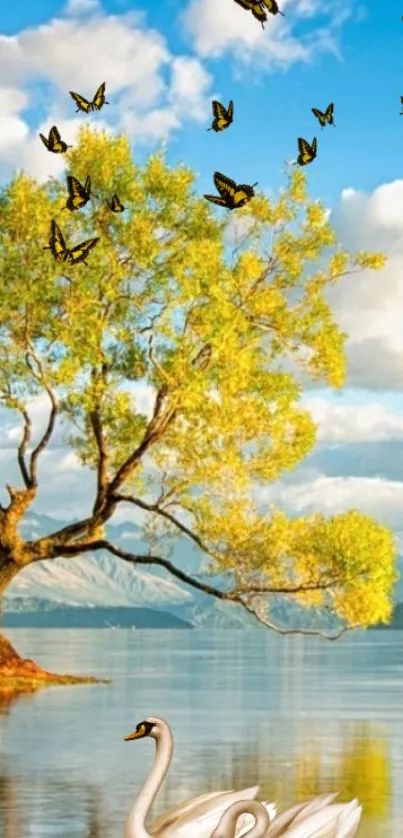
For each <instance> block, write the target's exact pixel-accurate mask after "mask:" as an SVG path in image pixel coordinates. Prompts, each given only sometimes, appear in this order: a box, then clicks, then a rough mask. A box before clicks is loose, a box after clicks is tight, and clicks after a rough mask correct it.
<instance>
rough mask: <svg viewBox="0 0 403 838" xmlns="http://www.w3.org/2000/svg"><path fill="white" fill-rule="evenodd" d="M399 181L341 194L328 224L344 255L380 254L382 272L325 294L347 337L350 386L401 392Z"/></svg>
mask: <svg viewBox="0 0 403 838" xmlns="http://www.w3.org/2000/svg"><path fill="white" fill-rule="evenodd" d="M402 203H403V180H397V181H394V182H392V183H387V184H383V185H381V186H379V187H378V188H377V189H375V190H374V191H373V192H372V193H371V194H369V195H365V194H364V193H362V192H359V191H356V190H354V189H352V188H348V189H345V190H343V192H342V194H341V199H340V202H339V204H338V206H337V207H336V208H335V209H334V211H333V212H332V215H331V218H330V223H331V224H332V225H333V227H334V228H335V230H336V232H337V235H338V239H339V241H340V242H341V243H342V245H343V247H346V249H348V250H359V249H363V250H380V251H382V252H384V253H385V254H386V255H387V256H388V261H387V264H386V266H385V268H384V269H383V270H382V271H363V272H361V273H359V274H358V275H356V276H353V277H352V276H349V277H346V278H343V279H342V280H341V281H340V283H338V284H337V285H336V286H334V287H332V288H331V289H330V290H329V291H328V299H329V301H330V303H331V305H332V308H333V310H334V312H335V315H336V319H337V322H338V323H339V324H340V326H341V328H342V329H343V330H344V331H345V332H347V334H348V341H347V347H346V348H347V359H348V379H347V383H348V384H349V385H350V386H354V387H361V388H365V389H372V390H402V389H403V375H402V354H403V329H402V322H403V284H402V282H401V276H402V273H403V216H402V214H401V207H402Z"/></svg>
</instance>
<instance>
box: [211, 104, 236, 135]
mask: <svg viewBox="0 0 403 838" xmlns="http://www.w3.org/2000/svg"><path fill="white" fill-rule="evenodd" d="M211 104H212V108H213V116H214V119H213V122H212V123H211V128H207V131H224V129H225V128H228V126H229V125H231V122H233V119H234V103H233V101H232V99H230V102H229V104H228V110H226V108H224V105H222V104H221V102H217V101H216V99H213V101H212V103H211Z"/></svg>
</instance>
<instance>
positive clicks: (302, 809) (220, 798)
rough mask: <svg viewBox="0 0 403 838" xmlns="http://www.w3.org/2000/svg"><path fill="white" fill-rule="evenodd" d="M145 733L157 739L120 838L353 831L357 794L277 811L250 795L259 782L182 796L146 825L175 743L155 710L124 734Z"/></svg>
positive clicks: (341, 836) (346, 834)
mask: <svg viewBox="0 0 403 838" xmlns="http://www.w3.org/2000/svg"><path fill="white" fill-rule="evenodd" d="M145 736H151V737H152V738H153V739H155V742H156V753H155V759H154V764H153V766H152V769H151V772H150V775H149V777H148V779H147V781H146V782H145V784H144V786H143V788H142V789H141V791H140V794H139V796H138V798H137V800H136V802H135V803H134V805H133V807H132V809H131V811H130V814H129V817H128V819H127V822H126V827H125V833H124V838H283V836H284V838H354V836H355V835H356V833H357V830H358V827H359V823H360V820H361V814H362V807H361V806H359V805H358V801H357V800H352V801H351V803H333V801H334V800H335V798H336V797H337V793H336V794H324V795H320V796H319V797H314V798H313V799H312V800H308V801H307V802H305V803H298V804H297V805H296V806H293V807H292V808H291V809H287V810H286V811H285V812H282V814H281V815H278V816H276V808H275V806H274V805H273V804H271V803H259V802H258V801H257V800H254V798H255V797H256V795H257V794H258V792H259V786H252V787H251V788H247V789H242V790H241V791H219V792H212V793H210V794H203V795H201V796H200V797H194V798H191V799H190V800H186V801H184V802H182V803H180V804H179V806H176V807H175V808H174V809H170V811H169V812H167V813H166V814H165V815H162V816H161V817H159V818H157V820H156V821H155V822H154V823H153V825H152V826H151V827H150V830H149V831H148V830H147V827H146V820H147V817H148V814H149V811H150V809H151V806H152V804H153V803H154V800H155V798H156V796H157V793H158V791H159V789H160V787H161V786H162V783H163V782H164V779H165V777H166V774H167V772H168V769H169V766H170V764H171V760H172V754H173V748H174V743H173V737H172V732H171V729H170V727H169V725H168V724H167V722H165V721H164V720H163V719H158V718H156V717H153V716H150V717H149V718H148V719H146V720H145V721H144V722H140V724H138V725H137V727H136V730H135V731H133V733H130V734H129V736H126V737H125V739H126V740H133V739H142V738H143V737H145ZM253 818H254V819H255V821H256V822H255V825H254V826H253V828H252V829H250V825H251V820H253Z"/></svg>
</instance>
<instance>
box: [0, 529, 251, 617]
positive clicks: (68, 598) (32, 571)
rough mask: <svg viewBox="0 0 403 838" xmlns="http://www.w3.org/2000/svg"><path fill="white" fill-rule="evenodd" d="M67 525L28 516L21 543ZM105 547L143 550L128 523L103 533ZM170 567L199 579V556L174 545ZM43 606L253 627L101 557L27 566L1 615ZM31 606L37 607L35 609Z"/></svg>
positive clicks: (228, 609) (159, 576)
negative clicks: (139, 611)
mask: <svg viewBox="0 0 403 838" xmlns="http://www.w3.org/2000/svg"><path fill="white" fill-rule="evenodd" d="M67 523H68V522H65V521H56V520H53V519H51V518H49V517H47V516H45V515H37V514H35V513H29V514H28V515H27V516H26V518H25V520H24V521H23V522H22V524H21V526H20V531H21V534H22V535H23V536H24V537H25V538H27V539H34V538H39V537H40V536H42V535H46V534H49V533H51V532H53V531H54V530H55V529H59V528H61V527H63V526H66V524H67ZM107 537H108V539H109V541H111V543H113V544H116V545H119V546H121V547H123V548H124V549H126V550H128V551H130V552H133V553H138V554H141V555H145V554H146V553H147V544H146V543H145V542H144V541H142V539H141V531H140V529H139V527H137V526H136V525H135V524H132V523H130V522H126V523H124V524H117V525H111V526H108V527H107ZM172 561H173V563H174V564H175V565H176V566H177V567H179V568H180V569H181V570H183V571H185V572H187V573H189V574H196V573H197V574H200V572H201V570H202V566H203V562H204V558H203V557H202V556H201V554H199V555H196V552H195V551H194V550H193V549H192V547H191V546H190V545H189V544H188V542H187V540H186V539H182V540H180V541H178V543H177V544H176V546H175V550H174V553H173V556H172ZM46 602H47V603H49V606H50V605H51V604H52V605H53V606H55V605H56V606H58V607H62V606H69V607H72V608H74V607H81V608H82V607H87V608H97V607H98V608H100V607H106V606H111V607H112V606H115V607H119V606H120V607H128V606H131V607H133V608H136V607H137V608H141V607H142V608H144V607H149V608H152V609H153V610H154V611H164V612H165V613H169V614H171V615H173V616H174V617H176V618H179V619H181V620H185V621H186V622H189V623H190V624H191V625H194V626H207V625H208V626H209V627H217V628H218V627H220V628H224V627H228V628H233V627H248V626H249V627H255V626H256V623H255V621H254V619H253V618H251V617H250V616H249V615H248V614H247V613H246V612H243V610H242V609H238V608H236V607H234V606H231V604H226V603H221V602H219V601H215V600H212V598H211V597H208V596H207V595H205V594H203V593H202V592H199V591H197V590H194V589H192V588H191V587H189V586H187V585H185V584H183V583H182V582H180V581H179V580H176V579H175V578H174V577H173V576H172V575H170V574H169V573H168V572H167V571H165V570H164V569H163V568H160V567H157V566H153V565H149V569H147V566H144V565H131V564H129V563H127V562H125V561H123V560H121V559H119V558H117V557H115V556H113V555H111V554H110V553H108V552H107V551H97V552H96V553H87V554H85V555H83V556H79V557H77V558H74V559H67V558H59V559H53V560H51V561H44V562H38V563H37V564H33V565H29V566H28V567H26V568H24V570H23V571H21V573H20V574H19V575H18V576H17V577H16V578H15V579H14V580H13V581H12V583H11V584H10V586H9V587H8V588H7V591H6V594H5V596H4V598H3V611H4V613H7V612H12V611H21V610H22V607H23V608H24V610H26V611H33V610H43V608H44V603H46ZM35 603H36V604H37V605H35Z"/></svg>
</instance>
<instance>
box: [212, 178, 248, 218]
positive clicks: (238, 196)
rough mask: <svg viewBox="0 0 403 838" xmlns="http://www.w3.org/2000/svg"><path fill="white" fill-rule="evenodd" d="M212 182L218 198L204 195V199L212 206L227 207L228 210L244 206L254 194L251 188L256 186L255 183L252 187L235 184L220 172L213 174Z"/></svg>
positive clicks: (244, 184)
mask: <svg viewBox="0 0 403 838" xmlns="http://www.w3.org/2000/svg"><path fill="white" fill-rule="evenodd" d="M213 180H214V185H215V187H216V189H217V192H219V193H220V197H218V195H205V196H204V197H205V198H207V200H208V201H211V203H212V204H218V205H219V206H220V207H227V209H229V210H233V209H237V207H243V206H244V204H246V203H247V202H248V201H250V200H251V198H253V196H254V194H255V193H254V189H253V188H254V186H257V183H254V184H253V185H252V186H248V184H246V183H235V181H234V180H231V178H229V177H226V176H225V175H222V174H221V172H214V175H213Z"/></svg>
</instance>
